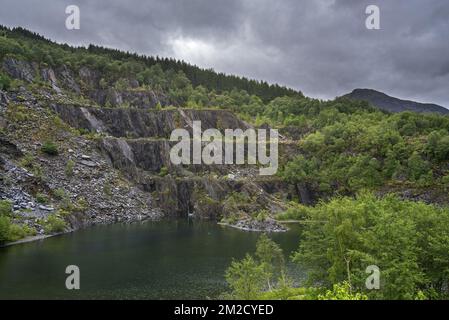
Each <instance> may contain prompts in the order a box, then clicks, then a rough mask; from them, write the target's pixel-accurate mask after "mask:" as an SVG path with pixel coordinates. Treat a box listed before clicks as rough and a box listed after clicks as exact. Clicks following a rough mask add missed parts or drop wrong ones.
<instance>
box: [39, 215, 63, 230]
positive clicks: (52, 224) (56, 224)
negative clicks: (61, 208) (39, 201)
mask: <svg viewBox="0 0 449 320" xmlns="http://www.w3.org/2000/svg"><path fill="white" fill-rule="evenodd" d="M66 226H67V224H66V222H65V221H64V220H63V219H61V218H59V217H58V216H56V215H55V214H52V215H49V216H48V218H47V220H46V221H45V222H44V231H45V233H58V232H63V231H64V230H65V228H66Z"/></svg>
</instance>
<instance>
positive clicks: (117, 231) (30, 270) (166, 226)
mask: <svg viewBox="0 0 449 320" xmlns="http://www.w3.org/2000/svg"><path fill="white" fill-rule="evenodd" d="M259 236H260V234H258V233H252V232H244V231H240V230H236V229H233V228H228V227H223V226H220V225H217V224H216V223H215V222H205V221H191V220H190V221H188V220H170V221H157V222H151V221H148V222H143V223H134V224H115V225H109V226H95V227H91V228H88V229H84V230H80V231H77V232H74V233H71V234H66V235H62V236H57V237H52V238H48V239H45V240H41V241H36V242H31V243H25V244H19V245H15V246H11V247H5V248H0V298H3V299H19V298H22V299H23V298H25V299H204V298H207V297H210V298H214V297H217V296H218V295H219V294H220V293H221V292H223V291H225V290H226V283H225V280H224V272H225V270H226V268H227V267H228V265H229V264H230V262H231V261H232V258H236V259H240V258H242V257H243V256H244V255H245V254H246V253H248V252H249V253H253V252H254V250H255V244H256V241H257V239H258V237H259ZM270 237H271V238H272V239H273V240H274V241H276V242H277V243H278V244H279V245H280V246H281V247H282V248H283V249H284V252H285V254H286V256H288V255H290V253H291V252H292V251H294V250H296V249H297V247H298V243H299V232H298V227H297V226H292V228H291V229H290V230H289V231H288V232H285V233H277V234H271V235H270ZM68 265H77V266H78V267H79V268H80V275H81V276H80V279H81V289H80V290H67V289H66V288H65V279H66V277H67V275H66V274H65V268H66V267H67V266H68ZM290 268H291V272H293V273H295V274H296V273H297V270H296V269H295V267H294V266H293V265H291V266H290Z"/></svg>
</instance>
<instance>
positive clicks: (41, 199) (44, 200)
mask: <svg viewBox="0 0 449 320" xmlns="http://www.w3.org/2000/svg"><path fill="white" fill-rule="evenodd" d="M36 201H37V202H38V203H40V204H46V203H48V197H47V196H46V195H45V194H42V193H37V194H36Z"/></svg>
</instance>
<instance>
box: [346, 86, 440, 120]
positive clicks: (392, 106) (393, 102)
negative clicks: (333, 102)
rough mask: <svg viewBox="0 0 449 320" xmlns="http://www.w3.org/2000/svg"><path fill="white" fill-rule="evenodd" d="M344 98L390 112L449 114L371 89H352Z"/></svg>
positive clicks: (429, 104)
mask: <svg viewBox="0 0 449 320" xmlns="http://www.w3.org/2000/svg"><path fill="white" fill-rule="evenodd" d="M344 97H347V98H350V99H354V100H363V101H368V102H369V103H371V104H372V105H373V106H375V107H378V108H380V109H382V110H386V111H390V112H402V111H414V112H436V113H440V114H449V110H448V109H446V108H444V107H442V106H439V105H437V104H433V103H420V102H416V101H410V100H402V99H398V98H395V97H391V96H389V95H387V94H385V93H383V92H380V91H376V90H373V89H354V90H353V91H352V92H351V93H348V94H346V95H344Z"/></svg>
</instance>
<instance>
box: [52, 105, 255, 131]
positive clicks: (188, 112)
mask: <svg viewBox="0 0 449 320" xmlns="http://www.w3.org/2000/svg"><path fill="white" fill-rule="evenodd" d="M51 107H52V109H53V110H54V111H55V112H57V113H58V114H59V116H60V117H61V119H62V120H64V121H65V122H67V123H69V124H70V125H71V126H73V127H75V128H82V129H85V130H89V131H93V132H104V133H106V134H108V135H111V136H113V137H118V138H121V137H127V138H149V137H151V138H166V139H168V138H170V135H171V133H172V131H173V130H174V129H175V128H185V129H187V130H189V131H190V132H191V128H192V123H193V121H201V125H202V129H203V130H204V129H208V128H218V129H223V128H226V129H237V128H242V129H243V130H245V129H247V128H248V127H249V126H248V125H247V124H246V123H244V122H243V121H241V120H239V119H238V118H236V117H235V116H234V115H233V114H232V113H231V112H229V111H226V110H192V109H166V110H142V109H136V108H94V107H81V108H80V107H79V106H75V105H63V104H52V106H51Z"/></svg>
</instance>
